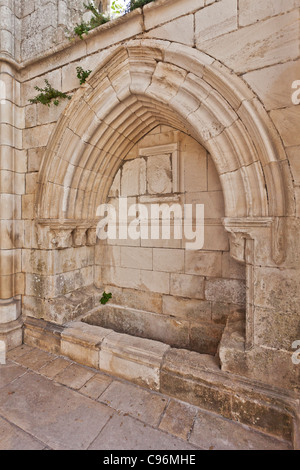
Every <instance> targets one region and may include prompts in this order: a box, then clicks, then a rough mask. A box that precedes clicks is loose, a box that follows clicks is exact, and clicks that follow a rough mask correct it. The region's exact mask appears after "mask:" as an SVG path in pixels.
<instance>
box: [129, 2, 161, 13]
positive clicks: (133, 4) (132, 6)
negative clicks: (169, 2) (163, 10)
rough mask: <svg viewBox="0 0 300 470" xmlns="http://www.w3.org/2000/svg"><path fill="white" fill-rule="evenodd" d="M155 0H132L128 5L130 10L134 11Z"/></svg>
mask: <svg viewBox="0 0 300 470" xmlns="http://www.w3.org/2000/svg"><path fill="white" fill-rule="evenodd" d="M151 2H155V0H130V2H129V5H128V11H133V10H135V9H136V8H142V7H143V6H145V5H147V4H148V3H151Z"/></svg>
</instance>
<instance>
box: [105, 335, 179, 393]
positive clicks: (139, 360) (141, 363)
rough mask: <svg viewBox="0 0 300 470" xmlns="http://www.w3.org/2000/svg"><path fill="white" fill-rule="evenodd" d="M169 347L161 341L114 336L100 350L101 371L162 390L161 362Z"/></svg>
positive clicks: (110, 336) (106, 339)
mask: <svg viewBox="0 0 300 470" xmlns="http://www.w3.org/2000/svg"><path fill="white" fill-rule="evenodd" d="M169 347H170V346H168V345H166V344H163V343H160V342H158V341H152V340H148V339H143V338H137V337H134V336H129V335H124V334H119V333H111V334H110V335H109V336H107V337H106V338H105V340H104V341H103V343H102V346H101V351H100V362H99V363H100V370H102V371H104V372H108V373H110V374H112V375H116V376H118V377H122V378H124V379H126V380H129V381H132V382H135V383H137V384H139V385H144V386H147V387H149V388H150V389H153V390H159V388H160V367H161V362H162V358H163V356H164V354H165V352H166V351H167V350H168V349H169Z"/></svg>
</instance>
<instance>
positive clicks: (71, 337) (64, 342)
mask: <svg viewBox="0 0 300 470" xmlns="http://www.w3.org/2000/svg"><path fill="white" fill-rule="evenodd" d="M110 333H111V331H110V330H106V329H105V328H99V327H93V326H92V325H87V324H85V323H83V322H73V323H71V324H70V326H69V327H67V328H65V329H63V331H62V333H61V352H62V354H63V355H64V356H67V357H69V358H70V359H72V360H74V361H76V362H78V363H80V364H83V365H86V366H89V367H94V368H95V369H98V368H99V350H100V348H101V343H102V342H103V340H104V339H105V337H106V336H107V335H109V334H110Z"/></svg>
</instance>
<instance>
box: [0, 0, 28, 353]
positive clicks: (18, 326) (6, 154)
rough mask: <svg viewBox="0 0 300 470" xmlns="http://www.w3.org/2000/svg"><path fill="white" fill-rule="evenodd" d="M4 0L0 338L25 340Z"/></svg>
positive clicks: (11, 55) (10, 10)
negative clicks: (23, 336)
mask: <svg viewBox="0 0 300 470" xmlns="http://www.w3.org/2000/svg"><path fill="white" fill-rule="evenodd" d="M14 3H15V2H14V1H13V0H6V1H0V34H1V36H0V202H1V204H0V230H1V238H0V339H1V340H4V341H5V342H6V345H7V349H11V348H13V347H15V346H17V345H19V344H21V342H22V322H21V295H22V293H23V274H22V272H21V246H22V245H21V244H22V232H23V230H22V221H21V210H22V207H21V206H22V201H21V197H22V194H23V193H24V189H25V170H26V168H25V161H24V154H23V151H22V128H23V112H22V110H21V108H20V107H19V104H20V103H19V83H18V81H17V79H16V74H17V65H16V64H15V31H16V29H15V26H16V25H15V21H18V19H17V18H16V17H15V14H14V12H15V9H14V8H15V5H14Z"/></svg>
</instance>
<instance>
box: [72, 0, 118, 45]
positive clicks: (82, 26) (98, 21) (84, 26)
mask: <svg viewBox="0 0 300 470" xmlns="http://www.w3.org/2000/svg"><path fill="white" fill-rule="evenodd" d="M83 6H84V7H85V9H86V10H87V11H90V12H91V13H92V17H91V19H90V21H88V22H86V21H82V22H81V23H79V24H78V23H77V24H76V26H75V28H74V34H75V35H76V36H79V37H80V39H83V35H84V34H88V33H89V32H90V31H91V30H92V29H95V28H97V27H98V26H101V25H102V24H104V23H107V22H108V21H109V20H110V18H108V17H107V16H105V15H103V13H100V12H99V11H98V10H97V8H96V7H95V5H94V4H93V3H92V2H89V3H87V4H86V3H84V4H83ZM69 39H71V37H69Z"/></svg>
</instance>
